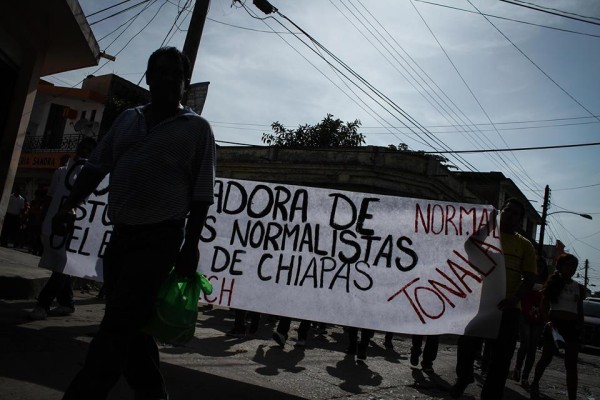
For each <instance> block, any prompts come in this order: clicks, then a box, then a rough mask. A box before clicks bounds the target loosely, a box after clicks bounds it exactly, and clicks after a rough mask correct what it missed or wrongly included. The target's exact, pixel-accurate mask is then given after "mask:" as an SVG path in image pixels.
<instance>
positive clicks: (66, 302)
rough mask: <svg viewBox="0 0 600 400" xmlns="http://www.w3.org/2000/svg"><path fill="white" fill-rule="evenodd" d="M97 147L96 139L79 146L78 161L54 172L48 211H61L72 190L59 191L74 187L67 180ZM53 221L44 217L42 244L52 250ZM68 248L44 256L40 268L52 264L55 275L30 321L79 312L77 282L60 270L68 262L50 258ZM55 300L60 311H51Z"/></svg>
mask: <svg viewBox="0 0 600 400" xmlns="http://www.w3.org/2000/svg"><path fill="white" fill-rule="evenodd" d="M95 147H96V141H95V140H94V139H92V138H84V139H83V140H82V141H81V142H79V144H78V145H77V150H76V151H75V157H73V158H70V159H69V160H68V161H67V164H66V165H64V166H62V167H60V168H58V169H57V170H56V171H54V174H53V175H52V183H51V184H50V189H49V190H48V197H49V198H48V204H47V205H46V207H45V209H46V210H48V209H50V210H58V208H59V204H60V202H61V201H62V196H64V195H68V194H69V191H68V189H64V190H66V192H65V191H64V190H63V191H61V190H60V189H59V188H60V187H61V186H63V187H67V188H68V187H70V185H71V184H72V183H73V182H69V184H66V183H67V179H69V177H71V179H74V178H75V177H76V176H77V175H78V174H79V172H80V171H81V168H82V167H83V164H84V162H85V160H86V159H87V158H88V157H89V156H90V154H92V151H93V150H94V148H95ZM53 217H54V215H53V214H50V213H46V215H45V216H43V219H44V222H43V224H42V225H43V226H44V229H43V232H41V233H42V234H43V235H44V240H43V241H42V242H43V243H45V245H46V246H49V245H50V242H51V239H50V235H51V232H50V230H51V229H50V225H51V223H50V220H51V219H52V218H53ZM65 246H66V244H65ZM65 246H63V247H62V248H61V249H60V250H54V249H48V252H46V255H45V256H42V257H43V258H42V260H40V264H44V263H46V264H50V265H49V266H50V267H51V268H53V271H52V275H50V279H48V281H47V282H46V284H45V285H44V287H43V288H42V290H41V292H40V294H39V295H38V299H37V305H36V306H35V308H34V309H33V311H31V312H30V313H29V318H30V319H32V320H42V319H46V317H47V316H48V315H55V316H64V315H69V314H73V313H74V312H75V303H74V302H73V280H72V278H71V275H67V274H63V273H62V272H61V271H59V270H58V269H61V270H62V268H64V263H65V261H66V259H65V260H64V261H63V260H62V259H59V258H56V257H52V255H51V254H50V251H60V252H61V253H63V254H64V253H65V252H66V249H65ZM48 259H50V260H48ZM58 264H62V265H58ZM54 299H56V301H57V302H58V307H56V308H54V309H52V310H50V306H51V305H52V302H53V301H54Z"/></svg>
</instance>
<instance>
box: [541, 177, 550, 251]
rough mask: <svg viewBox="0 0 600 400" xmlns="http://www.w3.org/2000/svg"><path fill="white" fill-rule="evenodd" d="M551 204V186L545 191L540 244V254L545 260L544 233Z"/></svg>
mask: <svg viewBox="0 0 600 400" xmlns="http://www.w3.org/2000/svg"><path fill="white" fill-rule="evenodd" d="M549 202H550V186H548V185H546V189H545V190H544V204H543V205H542V226H541V227H540V240H539V242H538V254H539V255H540V256H541V257H542V258H544V231H545V230H546V217H547V216H548V203H549Z"/></svg>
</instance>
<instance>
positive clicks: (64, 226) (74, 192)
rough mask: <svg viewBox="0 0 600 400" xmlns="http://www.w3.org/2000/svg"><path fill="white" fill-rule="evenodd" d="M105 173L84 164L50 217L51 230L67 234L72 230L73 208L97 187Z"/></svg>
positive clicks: (61, 234) (62, 234)
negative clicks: (66, 195)
mask: <svg viewBox="0 0 600 400" xmlns="http://www.w3.org/2000/svg"><path fill="white" fill-rule="evenodd" d="M104 176H105V174H100V173H97V172H95V171H94V170H92V169H90V168H86V167H85V166H84V167H83V168H82V169H81V171H80V172H79V175H78V176H77V180H76V181H75V183H74V184H73V189H71V193H69V196H68V197H67V199H66V200H65V202H64V203H63V205H62V206H61V207H60V208H59V210H58V211H57V213H56V215H55V216H54V217H53V218H52V232H53V233H55V234H57V235H60V236H67V235H69V234H71V232H72V231H73V225H74V223H75V210H74V208H75V207H77V206H78V205H79V204H81V203H82V202H83V201H84V200H85V199H86V198H87V197H88V196H89V195H90V194H91V193H92V192H93V191H94V189H96V187H98V185H99V184H100V182H102V179H104Z"/></svg>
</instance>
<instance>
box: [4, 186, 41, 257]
mask: <svg viewBox="0 0 600 400" xmlns="http://www.w3.org/2000/svg"><path fill="white" fill-rule="evenodd" d="M48 201H49V199H48V188H47V187H45V186H40V187H38V189H37V190H36V191H35V193H34V196H33V199H31V200H28V199H27V198H26V197H25V196H24V194H23V191H22V190H21V188H20V187H18V186H17V187H15V189H14V191H13V192H12V193H11V195H10V197H9V200H8V207H7V210H6V214H5V215H4V224H3V225H2V234H1V235H0V245H1V246H3V247H9V246H10V245H12V247H14V248H16V249H25V250H27V251H29V252H30V253H32V254H34V255H36V256H41V255H42V251H43V246H42V242H41V240H40V234H41V229H42V221H43V219H44V215H45V210H46V206H47V204H48Z"/></svg>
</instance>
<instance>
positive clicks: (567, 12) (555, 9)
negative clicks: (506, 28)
mask: <svg viewBox="0 0 600 400" xmlns="http://www.w3.org/2000/svg"><path fill="white" fill-rule="evenodd" d="M513 1H514V2H517V3H522V4H529V5H531V6H535V7H539V8H543V9H544V10H550V11H556V12H559V13H561V14H567V15H573V16H575V17H581V18H587V19H595V20H597V21H600V18H596V17H588V16H587V15H582V14H577V13H574V12H570V11H565V10H559V9H558V8H552V7H545V6H542V5H539V4H534V3H530V2H528V1H523V0H513Z"/></svg>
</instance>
